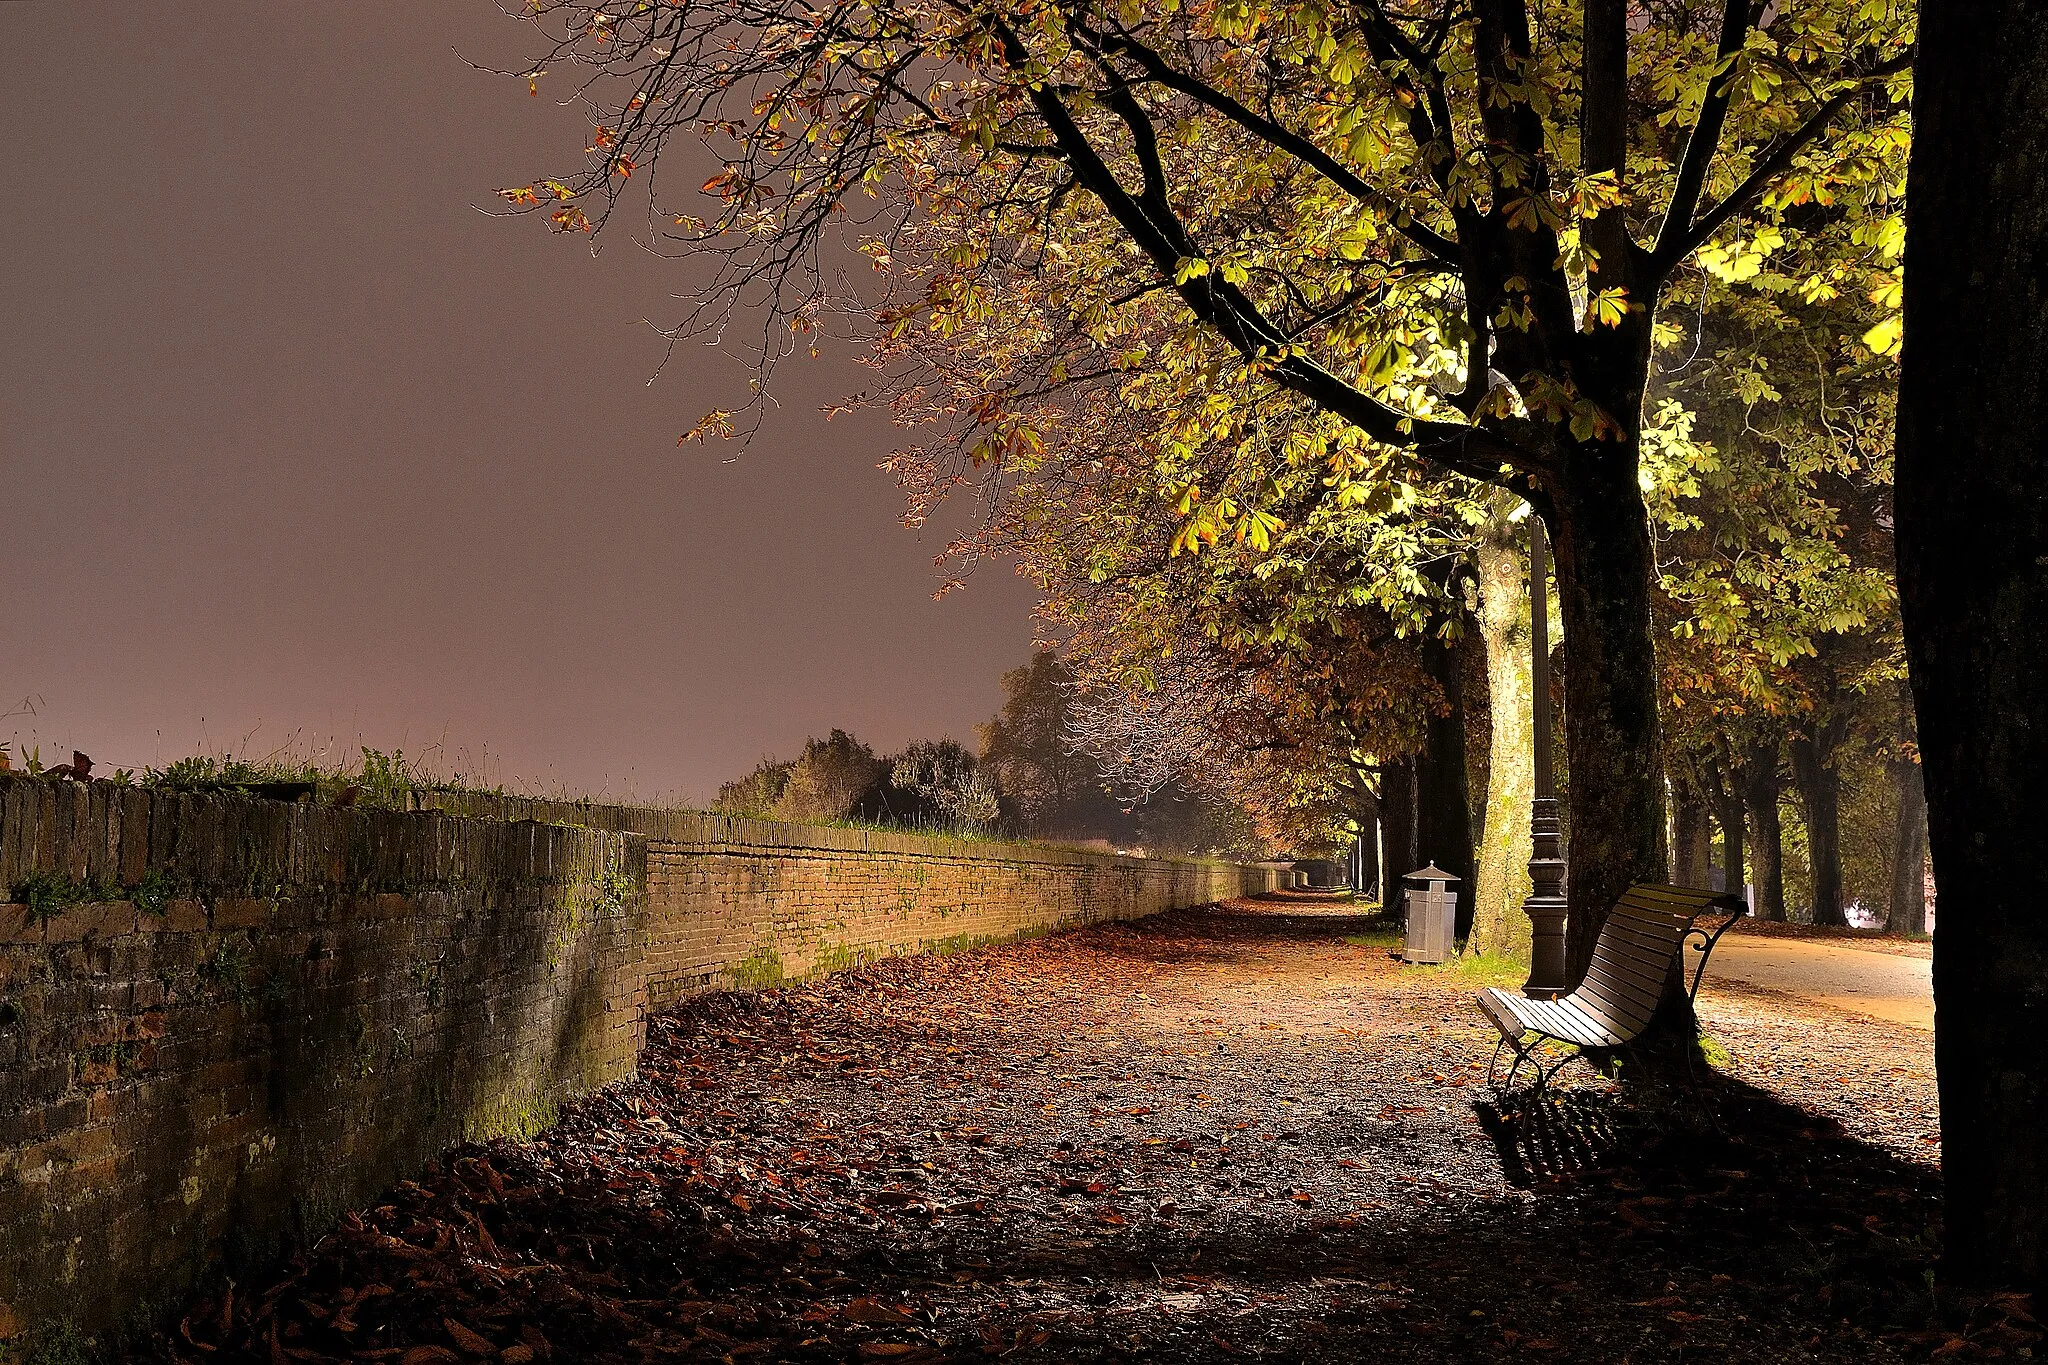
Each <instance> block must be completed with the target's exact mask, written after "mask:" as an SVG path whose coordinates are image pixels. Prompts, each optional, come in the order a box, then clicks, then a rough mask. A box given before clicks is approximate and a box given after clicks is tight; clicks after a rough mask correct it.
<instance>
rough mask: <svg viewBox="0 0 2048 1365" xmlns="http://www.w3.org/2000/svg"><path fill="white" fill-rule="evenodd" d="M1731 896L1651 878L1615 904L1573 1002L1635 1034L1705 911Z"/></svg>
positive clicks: (1618, 1029) (1625, 1034) (1653, 1009)
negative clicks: (1683, 945)
mask: <svg viewBox="0 0 2048 1365" xmlns="http://www.w3.org/2000/svg"><path fill="white" fill-rule="evenodd" d="M1727 899H1728V898H1727V897H1726V896H1724V895H1722V894H1721V893H1720V892H1717V891H1696V890H1693V889H1692V888H1690V887H1683V886H1661V885H1657V884H1655V883H1649V882H1645V883H1642V884H1639V885H1636V886H1631V887H1630V888H1629V889H1628V891H1627V893H1626V894H1624V895H1623V896H1622V898H1621V899H1620V900H1619V901H1617V902H1616V903H1615V906H1614V911H1613V913H1612V914H1610V915H1608V917H1607V924H1606V925H1605V927H1603V928H1602V929H1601V930H1600V938H1599V940H1598V941H1597V942H1596V943H1595V944H1594V945H1593V965H1592V966H1590V967H1588V968H1587V969H1586V979H1585V980H1584V981H1583V982H1581V983H1580V985H1579V988H1578V989H1577V990H1575V991H1573V992H1572V994H1571V1001H1572V1003H1573V1004H1575V1005H1577V1006H1578V1007H1579V1008H1580V1009H1582V1010H1584V1011H1585V1012H1586V1013H1588V1014H1590V1015H1592V1016H1593V1017H1594V1018H1596V1019H1598V1020H1600V1021H1601V1022H1602V1023H1604V1024H1605V1025H1606V1026H1607V1027H1608V1028H1609V1029H1611V1030H1613V1032H1614V1033H1615V1034H1616V1035H1617V1036H1619V1037H1622V1038H1633V1037H1635V1036H1636V1035H1637V1034H1638V1033H1641V1032H1642V1031H1643V1028H1644V1026H1645V1025H1647V1024H1648V1023H1649V1022H1650V1016H1651V1015H1653V1014H1655V1013H1656V1012H1657V1001H1658V1000H1659V999H1660V998H1662V996H1663V994H1664V980H1665V977H1666V976H1667V975H1668V974H1669V973H1670V971H1671V960H1672V959H1673V958H1674V957H1676V956H1677V955H1678V950H1679V945H1680V943H1681V942H1683V940H1684V938H1685V932H1686V930H1688V929H1690V928H1691V927H1692V922H1693V921H1694V920H1695V919H1697V918H1699V916H1700V915H1701V913H1702V912H1704V911H1705V910H1707V909H1708V908H1709V907H1711V906H1713V905H1715V904H1716V903H1717V902H1721V903H1726V901H1727Z"/></svg>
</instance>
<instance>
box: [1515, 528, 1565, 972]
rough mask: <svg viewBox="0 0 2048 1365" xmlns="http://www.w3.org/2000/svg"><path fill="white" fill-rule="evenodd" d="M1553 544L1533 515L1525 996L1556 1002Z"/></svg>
mask: <svg viewBox="0 0 2048 1365" xmlns="http://www.w3.org/2000/svg"><path fill="white" fill-rule="evenodd" d="M1549 560H1550V546H1549V543H1548V542H1547V541H1546V540H1545V538H1544V533H1543V519H1542V518H1541V517H1539V516H1536V515H1535V514H1534V513H1531V514H1530V517H1529V647H1530V651H1531V653H1532V654H1533V655H1534V656H1535V657H1534V658H1533V659H1532V660H1531V661H1530V662H1531V665H1532V666H1531V668H1530V670H1529V673H1530V682H1531V684H1532V686H1531V688H1530V691H1531V692H1532V693H1533V694H1534V696H1533V700H1534V702H1535V713H1536V714H1535V721H1536V736H1535V738H1536V798H1535V800H1533V801H1531V802H1530V803H1529V845H1530V847H1529V883H1530V886H1529V899H1528V900H1526V901H1524V902H1522V913H1524V914H1526V915H1527V916H1528V917H1529V928H1530V935H1529V980H1528V982H1527V983H1526V984H1524V985H1523V987H1522V994H1524V995H1526V996H1529V997H1531V998H1532V999H1536V1000H1552V999H1555V998H1556V997H1558V996H1560V995H1563V994H1564V993H1565V992H1566V991H1568V990H1570V989H1571V983H1570V982H1568V981H1567V980H1566V979H1565V953H1564V918H1565V899H1564V839H1563V834H1562V831H1560V830H1559V828H1558V824H1557V778H1556V775H1555V773H1554V772H1553V771H1552V768H1551V761H1550V757H1551V756H1550V737H1551V720H1550V586H1549V584H1550V563H1549Z"/></svg>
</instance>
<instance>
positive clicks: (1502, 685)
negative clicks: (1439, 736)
mask: <svg viewBox="0 0 2048 1365" xmlns="http://www.w3.org/2000/svg"><path fill="white" fill-rule="evenodd" d="M1520 505H1521V499H1519V498H1517V497H1515V496H1514V495H1512V494H1509V493H1503V492H1499V491H1496V492H1494V493H1491V494H1489V495H1488V510H1489V512H1490V514H1491V515H1490V516H1489V518H1488V521H1487V524H1486V526H1485V527H1484V528H1483V529H1482V530H1481V532H1480V539H1479V548H1478V554H1477V558H1478V561H1479V634H1480V637H1481V638H1482V639H1483V640H1484V641H1485V643H1486V681H1487V694H1488V707H1489V711H1490V716H1489V719H1490V721H1491V730H1490V736H1489V742H1488V746H1487V765H1486V819H1485V820H1484V821H1483V822H1482V823H1481V826H1480V828H1481V831H1482V836H1481V837H1482V843H1481V846H1480V850H1479V868H1478V881H1477V885H1476V887H1475V888H1474V890H1473V896H1472V935H1471V937H1470V938H1469V939H1468V940H1467V941H1466V949H1467V951H1469V952H1478V953H1487V954H1492V955H1495V956H1516V957H1527V956H1528V955H1529V917H1528V916H1527V915H1525V914H1523V913H1522V902H1523V901H1525V900H1527V899H1528V898H1529V852H1530V848H1529V809H1530V808H1529V802H1530V799H1531V798H1532V797H1533V796H1534V795H1535V792H1536V767H1535V764H1536V747H1535V731H1534V729H1533V726H1534V724H1535V718H1534V715H1533V713H1532V711H1531V707H1532V705H1533V697H1532V695H1531V691H1530V678H1531V664H1530V658H1529V586H1528V580H1527V578H1526V576H1525V575H1524V573H1523V563H1522V552H1521V549H1520V547H1519V546H1518V545H1517V544H1516V540H1515V534H1514V523H1512V522H1510V521H1509V520H1508V517H1509V516H1510V515H1511V514H1512V513H1513V512H1514V510H1515V509H1516V508H1517V507H1519V506H1520Z"/></svg>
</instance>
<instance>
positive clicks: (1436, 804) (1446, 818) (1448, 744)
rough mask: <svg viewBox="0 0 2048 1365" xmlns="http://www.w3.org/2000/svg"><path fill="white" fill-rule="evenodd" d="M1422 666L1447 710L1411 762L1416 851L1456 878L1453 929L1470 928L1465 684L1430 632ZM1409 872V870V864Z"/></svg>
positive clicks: (1445, 646) (1451, 655)
mask: <svg viewBox="0 0 2048 1365" xmlns="http://www.w3.org/2000/svg"><path fill="white" fill-rule="evenodd" d="M1422 666H1423V668H1424V669H1425V670H1426V671H1427V672H1428V674H1429V676H1430V677H1431V678H1433V679H1435V680H1436V684H1437V686H1438V687H1440V688H1442V689H1443V694H1444V700H1445V701H1446V702H1448V703H1449V714H1448V715H1442V716H1431V717H1430V719H1429V726H1428V729H1427V731H1426V732H1425V736H1424V747H1423V751H1422V754H1421V756H1420V758H1419V760H1418V761H1417V763H1416V765H1415V842H1416V852H1417V855H1418V856H1419V857H1420V858H1421V859H1422V860H1423V861H1424V862H1430V863H1435V864H1436V865H1437V866H1438V867H1440V868H1442V869H1443V870H1444V871H1446V872H1448V873H1450V874H1451V875H1452V876H1454V877H1456V878H1457V879H1458V880H1457V881H1456V882H1455V883H1454V884H1453V885H1452V887H1451V890H1453V891H1455V892H1456V893H1457V896H1458V922H1457V932H1458V934H1459V936H1460V937H1463V936H1465V935H1467V934H1469V933H1471V932H1472V885H1473V882H1474V880H1475V878H1474V877H1473V875H1472V805H1471V795H1470V791H1469V789H1468V787H1467V785H1466V769H1465V685H1464V681H1463V679H1462V677H1461V676H1460V675H1461V670H1460V669H1459V667H1458V654H1457V651H1456V650H1455V649H1454V648H1453V647H1452V646H1451V645H1450V644H1449V643H1448V642H1447V641H1444V640H1441V639H1438V638H1437V637H1436V636H1435V635H1434V634H1430V635H1426V636H1424V637H1423V641H1422ZM1410 870H1411V871H1412V870H1413V869H1410Z"/></svg>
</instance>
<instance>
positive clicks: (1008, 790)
mask: <svg viewBox="0 0 2048 1365" xmlns="http://www.w3.org/2000/svg"><path fill="white" fill-rule="evenodd" d="M1073 681H1074V679H1073V674H1072V672H1071V671H1070V670H1069V669H1068V668H1067V666H1066V664H1064V663H1063V662H1061V660H1060V657H1059V656H1058V655H1057V654H1055V653H1053V652H1052V651H1050V650H1047V651H1044V652H1041V653H1038V654H1034V655H1033V656H1032V658H1031V662H1030V663H1028V664H1025V665H1024V666H1023V667H1021V668H1013V669H1011V670H1010V671H1009V672H1007V673H1005V674H1003V709H1002V710H1001V711H999V712H997V713H996V716H995V718H994V719H993V720H991V721H989V722H988V723H987V724H986V725H983V726H981V727H980V729H981V763H982V767H983V768H984V769H985V770H987V771H988V773H989V774H990V775H992V776H993V777H994V779H995V782H996V785H997V786H998V787H1000V788H1001V789H1002V792H1003V795H1004V796H1006V797H1008V798H1009V799H1010V800H1011V801H1012V802H1014V803H1015V805H1016V809H1017V815H1018V818H1019V819H1020V820H1021V821H1022V823H1023V824H1024V826H1025V828H1027V829H1029V830H1031V831H1032V832H1034V833H1039V834H1066V835H1076V834H1082V833H1084V832H1090V831H1089V828H1088V827H1089V826H1091V825H1098V826H1099V825H1101V824H1102V823H1103V822H1104V820H1105V819H1106V817H1107V816H1108V814H1109V810H1108V808H1109V804H1110V803H1109V800H1108V797H1107V796H1106V795H1105V794H1104V792H1103V790H1102V775H1101V770H1100V769H1099V768H1098V767H1097V765H1096V762H1095V760H1094V759H1093V758H1092V757H1090V756H1089V755H1087V754H1084V753H1080V752H1078V751H1076V749H1075V748H1074V746H1073V740H1072V739H1071V738H1070V736H1069V734H1068V729H1069V724H1070V717H1071V714H1072V708H1073V700H1074V689H1073Z"/></svg>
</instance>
